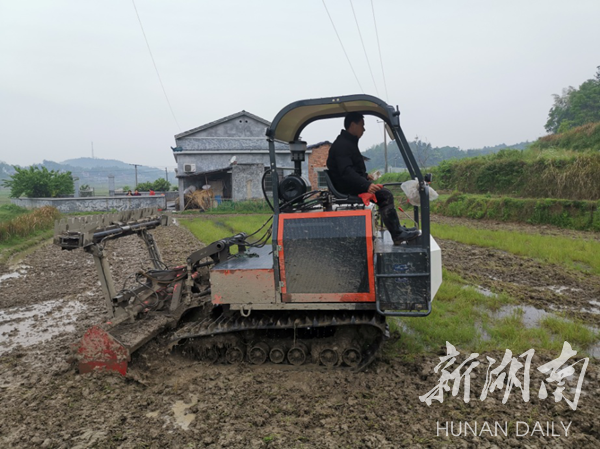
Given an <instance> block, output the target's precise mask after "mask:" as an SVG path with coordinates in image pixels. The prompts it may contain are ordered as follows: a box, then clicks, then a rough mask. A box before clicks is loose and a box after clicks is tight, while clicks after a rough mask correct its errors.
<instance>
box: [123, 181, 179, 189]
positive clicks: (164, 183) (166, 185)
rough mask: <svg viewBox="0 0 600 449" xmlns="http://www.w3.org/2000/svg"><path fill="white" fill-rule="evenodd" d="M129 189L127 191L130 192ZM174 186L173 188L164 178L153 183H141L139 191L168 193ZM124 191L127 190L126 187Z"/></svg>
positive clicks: (138, 187)
mask: <svg viewBox="0 0 600 449" xmlns="http://www.w3.org/2000/svg"><path fill="white" fill-rule="evenodd" d="M126 187H127V190H129V187H128V186H126ZM172 187H173V186H171V183H170V182H169V181H167V180H166V179H164V178H158V179H156V180H155V181H153V182H142V183H139V184H138V186H137V190H139V191H140V192H147V191H149V190H155V191H157V192H168V191H169V190H171V189H172ZM123 190H125V187H124V188H123Z"/></svg>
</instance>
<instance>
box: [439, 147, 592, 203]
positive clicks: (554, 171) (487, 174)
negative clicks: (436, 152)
mask: <svg viewBox="0 0 600 449" xmlns="http://www.w3.org/2000/svg"><path fill="white" fill-rule="evenodd" d="M432 172H433V174H434V177H433V180H434V183H433V185H434V186H436V188H440V189H443V190H458V191H460V192H463V193H492V194H500V195H514V196H522V197H526V198H562V199H570V200H598V199H600V184H599V183H598V182H596V177H597V174H598V173H600V153H598V152H591V151H587V152H573V151H540V150H528V151H517V150H505V151H500V152H499V153H497V154H494V155H489V156H485V157H480V158H472V159H464V160H461V161H448V162H443V163H441V164H440V165H439V166H438V167H435V168H434V169H433V170H432Z"/></svg>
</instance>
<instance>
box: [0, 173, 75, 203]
mask: <svg viewBox="0 0 600 449" xmlns="http://www.w3.org/2000/svg"><path fill="white" fill-rule="evenodd" d="M13 168H14V169H15V172H16V173H15V174H13V175H12V176H11V177H10V179H5V180H4V181H3V183H2V184H3V185H4V187H9V188H10V196H11V197H12V198H18V197H20V196H26V197H29V198H55V197H57V196H60V195H70V194H72V193H74V192H75V188H74V183H73V176H72V175H71V172H70V171H68V172H60V171H55V170H48V169H47V168H46V167H41V168H40V167H38V166H33V165H32V166H31V167H29V168H20V167H18V166H13Z"/></svg>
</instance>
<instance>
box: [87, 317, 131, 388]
mask: <svg viewBox="0 0 600 449" xmlns="http://www.w3.org/2000/svg"><path fill="white" fill-rule="evenodd" d="M130 360H131V354H130V353H129V351H128V350H127V348H125V346H123V345H122V344H121V343H119V342H118V341H117V340H116V339H115V338H113V336H112V335H110V334H109V333H108V332H107V331H106V330H104V329H102V328H101V327H99V326H93V327H91V328H89V329H88V330H87V331H86V332H85V334H83V337H82V338H81V341H80V342H79V347H78V348H77V361H78V368H79V372H80V373H81V374H85V373H91V372H93V371H96V370H103V371H114V372H117V373H120V374H122V375H123V376H124V375H126V374H127V364H128V362H129V361H130Z"/></svg>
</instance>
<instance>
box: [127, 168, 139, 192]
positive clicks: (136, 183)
mask: <svg viewBox="0 0 600 449" xmlns="http://www.w3.org/2000/svg"><path fill="white" fill-rule="evenodd" d="M129 165H133V166H134V167H135V188H136V189H137V185H138V182H137V168H138V167H139V166H140V165H141V164H129Z"/></svg>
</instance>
